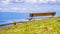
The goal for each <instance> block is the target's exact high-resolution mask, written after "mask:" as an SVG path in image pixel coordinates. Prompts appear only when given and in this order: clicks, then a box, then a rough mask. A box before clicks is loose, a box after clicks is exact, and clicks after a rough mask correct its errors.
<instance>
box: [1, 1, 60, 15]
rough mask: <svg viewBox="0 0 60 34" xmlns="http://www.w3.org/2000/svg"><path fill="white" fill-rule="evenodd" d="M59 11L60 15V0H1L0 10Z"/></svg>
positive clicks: (25, 11) (20, 11)
mask: <svg viewBox="0 0 60 34" xmlns="http://www.w3.org/2000/svg"><path fill="white" fill-rule="evenodd" d="M52 11H55V12H57V15H60V14H59V12H60V0H0V12H18V13H30V12H33V13H34V12H52Z"/></svg>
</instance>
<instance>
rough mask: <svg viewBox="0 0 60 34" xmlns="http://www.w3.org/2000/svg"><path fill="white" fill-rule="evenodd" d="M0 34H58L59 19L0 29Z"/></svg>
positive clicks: (59, 33)
mask: <svg viewBox="0 0 60 34" xmlns="http://www.w3.org/2000/svg"><path fill="white" fill-rule="evenodd" d="M0 34H60V18H59V17H57V18H47V19H43V20H36V21H32V22H25V23H21V24H17V25H14V26H11V27H5V28H1V29H0Z"/></svg>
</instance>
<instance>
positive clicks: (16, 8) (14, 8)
mask: <svg viewBox="0 0 60 34" xmlns="http://www.w3.org/2000/svg"><path fill="white" fill-rule="evenodd" d="M10 9H11V10H20V8H18V7H12V8H10Z"/></svg>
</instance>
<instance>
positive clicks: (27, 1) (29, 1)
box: [25, 0, 37, 3]
mask: <svg viewBox="0 0 60 34" xmlns="http://www.w3.org/2000/svg"><path fill="white" fill-rule="evenodd" d="M25 2H26V3H36V2H37V0H25Z"/></svg>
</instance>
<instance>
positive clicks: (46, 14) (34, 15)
mask: <svg viewBox="0 0 60 34" xmlns="http://www.w3.org/2000/svg"><path fill="white" fill-rule="evenodd" d="M55 14H56V12H45V13H30V17H36V16H54V15H55Z"/></svg>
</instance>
